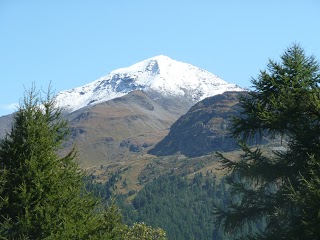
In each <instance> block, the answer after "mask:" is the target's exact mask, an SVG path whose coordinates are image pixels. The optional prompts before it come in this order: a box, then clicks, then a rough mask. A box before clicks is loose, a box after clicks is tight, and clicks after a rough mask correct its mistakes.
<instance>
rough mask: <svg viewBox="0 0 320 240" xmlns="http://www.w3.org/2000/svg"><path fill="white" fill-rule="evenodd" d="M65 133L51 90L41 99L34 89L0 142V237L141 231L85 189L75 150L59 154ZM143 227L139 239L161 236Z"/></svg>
mask: <svg viewBox="0 0 320 240" xmlns="http://www.w3.org/2000/svg"><path fill="white" fill-rule="evenodd" d="M68 133H69V130H68V126H67V122H66V121H65V120H63V119H62V117H61V111H60V110H59V109H57V108H56V107H55V101H54V98H52V97H51V96H50V89H49V91H48V94H47V97H46V98H45V99H43V98H41V96H40V94H39V93H38V92H37V91H36V90H35V88H34V87H33V88H32V89H31V91H30V92H28V93H27V94H26V96H25V98H24V100H23V103H22V104H21V106H20V108H19V110H18V112H17V113H15V116H14V120H13V125H12V128H11V131H10V132H9V133H7V135H6V137H5V138H4V139H3V140H1V142H0V174H1V175H0V200H1V201H0V239H14V240H18V239H33V240H36V239H47V240H49V239H124V238H125V236H126V234H133V235H137V234H139V233H140V232H141V229H138V228H137V229H136V228H130V227H128V226H126V225H124V224H123V223H122V215H121V213H120V211H119V210H118V208H117V207H116V206H115V204H114V203H112V204H111V205H109V206H107V207H105V209H104V210H103V206H102V204H100V201H99V199H98V198H96V197H93V195H92V194H91V193H88V192H87V191H86V190H85V182H84V178H85V174H84V172H83V171H81V170H80V169H79V167H78V164H77V163H76V162H75V158H76V152H75V150H74V149H73V150H71V151H70V152H69V153H68V154H66V155H65V156H61V155H59V150H61V147H62V143H63V141H65V140H66V137H67V136H68ZM143 229H144V230H145V231H146V232H147V233H148V234H147V235H146V238H143V237H142V238H141V239H142V240H143V239H150V236H151V237H152V236H154V237H155V238H154V239H165V233H164V232H163V231H162V230H161V229H159V230H157V229H153V228H151V227H148V226H145V225H144V226H143ZM152 234H154V235H152ZM159 234H160V235H159ZM158 236H161V238H158ZM152 239H153V238H152Z"/></svg>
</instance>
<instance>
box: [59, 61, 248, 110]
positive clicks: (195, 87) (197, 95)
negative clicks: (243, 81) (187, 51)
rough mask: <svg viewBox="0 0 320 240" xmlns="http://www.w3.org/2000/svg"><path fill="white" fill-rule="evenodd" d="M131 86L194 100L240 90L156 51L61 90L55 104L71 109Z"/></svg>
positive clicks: (102, 100) (106, 99) (126, 89)
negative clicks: (94, 78)
mask: <svg viewBox="0 0 320 240" xmlns="http://www.w3.org/2000/svg"><path fill="white" fill-rule="evenodd" d="M134 90H144V91H148V90H152V91H156V92H159V93H161V94H164V95H166V96H170V95H172V96H175V97H176V96H181V97H188V98H190V99H191V100H192V101H193V102H195V103H196V102H198V101H200V100H202V99H204V98H206V97H210V96H213V95H216V94H220V93H223V92H225V91H243V90H244V89H242V88H240V87H238V86H236V85H235V84H229V83H227V82H225V81H223V80H222V79H220V78H218V77H217V76H215V75H213V74H212V73H209V72H208V71H205V70H202V69H200V68H197V67H195V66H193V65H190V64H187V63H182V62H179V61H176V60H173V59H171V58H169V57H167V56H164V55H159V56H156V57H153V58H149V59H146V60H144V61H141V62H138V63H136V64H134V65H132V66H130V67H127V68H120V69H117V70H114V71H112V72H110V73H109V74H108V75H106V76H104V77H101V78H99V79H98V80H96V81H93V82H91V83H89V84H87V85H85V86H82V87H77V88H74V89H71V90H67V91H62V92H60V93H59V94H58V96H57V102H58V105H59V106H60V107H62V108H64V109H65V110H67V111H69V112H72V111H75V110H77V109H80V108H82V107H85V106H87V105H94V104H97V103H100V102H104V101H108V100H111V99H113V98H116V97H121V96H123V95H125V94H127V93H129V92H131V91H134Z"/></svg>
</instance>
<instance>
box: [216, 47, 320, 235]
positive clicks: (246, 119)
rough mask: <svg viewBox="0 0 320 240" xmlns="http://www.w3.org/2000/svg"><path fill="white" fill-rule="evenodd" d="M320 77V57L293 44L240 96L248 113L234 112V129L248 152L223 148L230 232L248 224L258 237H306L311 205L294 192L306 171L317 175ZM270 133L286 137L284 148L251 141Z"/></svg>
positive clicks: (223, 219)
mask: <svg viewBox="0 0 320 240" xmlns="http://www.w3.org/2000/svg"><path fill="white" fill-rule="evenodd" d="M319 81H320V72H319V64H318V63H317V61H316V60H315V57H314V56H306V54H305V52H304V50H303V49H302V48H301V47H300V46H299V45H298V44H293V45H292V46H291V47H289V48H288V49H287V50H286V51H285V52H284V54H283V55H282V56H281V61H280V62H279V63H278V62H275V61H272V60H270V61H269V63H268V65H267V70H265V71H261V72H260V75H259V76H258V78H256V79H253V80H252V84H253V91H250V92H248V94H246V95H243V96H241V97H240V99H239V100H240V104H241V106H242V109H243V110H242V115H241V116H240V117H237V118H234V121H233V127H232V129H231V132H232V135H233V136H234V137H235V138H237V139H238V141H239V144H240V146H241V148H242V150H243V154H242V155H241V156H240V159H239V160H238V161H232V160H230V159H227V158H225V157H223V155H222V154H219V155H220V157H221V161H222V163H223V165H224V167H225V168H227V169H228V170H229V176H228V180H229V183H230V189H231V191H232V193H233V196H234V198H233V199H231V200H230V203H229V205H228V208H227V209H225V210H221V209H220V211H218V213H217V216H218V221H220V223H222V224H223V225H224V227H225V229H226V230H227V231H228V232H234V230H235V229H241V228H242V230H243V233H244V235H245V234H246V233H247V234H248V235H250V237H252V238H256V239H264V238H265V239H306V238H305V237H306V236H307V234H306V232H305V225H304V223H303V219H302V215H303V213H304V212H305V211H310V210H311V209H304V208H302V207H301V206H302V205H300V206H299V205H298V204H296V202H295V201H292V199H290V197H289V195H290V193H292V189H293V190H294V191H295V190H298V189H300V188H302V185H301V183H302V181H301V176H303V178H304V179H305V180H307V181H309V180H310V179H311V178H312V174H310V168H312V167H313V166H314V164H313V162H314V160H313V159H318V161H319V160H320V148H319V146H320V91H319ZM265 136H268V137H269V138H270V137H271V138H274V139H279V138H281V139H282V138H283V139H284V141H283V142H282V144H283V148H282V150H274V151H273V152H272V153H271V154H265V152H264V151H263V149H262V148H261V147H259V146H254V147H253V146H252V145H248V142H250V143H252V140H253V139H256V138H257V137H258V138H260V139H261V138H263V137H265ZM289 186H290V188H291V190H290V188H289ZM262 219H266V220H267V224H266V227H265V228H262V227H261V228H260V230H261V231H260V232H254V233H253V232H250V230H248V229H249V228H248V226H250V224H251V225H252V224H258V223H259V222H261V221H262ZM248 224H249V225H248ZM245 226H247V228H246V231H244V230H245V229H244V228H245ZM247 237H249V236H246V237H245V238H247Z"/></svg>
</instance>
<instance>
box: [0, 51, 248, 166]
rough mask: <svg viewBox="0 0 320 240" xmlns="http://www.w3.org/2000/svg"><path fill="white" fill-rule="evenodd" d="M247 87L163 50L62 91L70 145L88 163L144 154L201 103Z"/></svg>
mask: <svg viewBox="0 0 320 240" xmlns="http://www.w3.org/2000/svg"><path fill="white" fill-rule="evenodd" d="M242 90H243V89H242V88H240V87H238V86H237V85H235V84H231V83H227V82H225V81H223V80H222V79H220V78H218V77H217V76H215V75H214V74H211V73H209V72H207V71H205V70H203V69H200V68H197V67H195V66H192V65H190V64H187V63H182V62H178V61H175V60H173V59H171V58H169V57H166V56H162V55H160V56H157V57H153V58H150V59H147V60H144V61H142V62H139V63H136V64H134V65H132V66H130V67H127V68H121V69H117V70H114V71H112V72H111V73H110V74H108V75H107V76H104V77H101V78H100V79H98V80H96V81H93V82H91V83H89V84H87V85H85V86H82V87H77V88H74V89H71V90H66V91H63V92H60V93H59V94H58V95H57V99H56V100H57V103H58V106H59V107H61V108H62V109H63V110H64V115H65V117H66V118H67V119H68V120H69V121H70V126H71V130H72V136H71V138H70V140H69V141H68V142H67V143H66V145H65V147H66V148H65V150H67V149H69V148H70V147H71V146H72V145H75V146H76V147H77V149H78V151H79V154H78V156H79V161H80V163H81V165H83V166H85V167H90V166H99V165H100V164H109V163H114V162H124V161H128V160H130V159H131V158H135V159H137V158H140V157H143V156H144V155H145V154H146V153H147V151H148V150H150V149H151V148H153V147H154V145H155V144H157V143H158V142H159V141H160V140H161V139H163V138H164V137H165V136H166V135H167V134H168V132H169V128H170V126H171V125H172V124H173V123H174V122H175V121H176V120H177V119H178V118H179V117H180V116H181V115H183V114H185V113H186V112H187V111H188V110H189V108H190V107H191V106H193V105H194V104H195V103H197V102H198V101H201V100H203V99H204V98H206V97H210V96H214V95H216V94H221V93H223V92H225V91H242ZM199 117H200V116H199ZM202 117H204V116H202ZM10 118H11V117H7V116H5V117H2V118H0V136H4V133H5V130H8V129H9V128H10V121H11V120H10ZM182 130H184V129H182Z"/></svg>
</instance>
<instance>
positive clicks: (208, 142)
mask: <svg viewBox="0 0 320 240" xmlns="http://www.w3.org/2000/svg"><path fill="white" fill-rule="evenodd" d="M241 93H242V94H243V93H245V92H240V93H239V92H225V93H223V94H219V95H216V96H213V97H209V98H206V99H204V100H202V101H200V102H199V103H197V104H195V105H194V106H193V107H192V108H191V109H190V110H189V111H188V112H187V113H186V114H185V115H183V116H181V117H180V118H179V120H178V121H176V122H175V123H174V124H173V125H172V126H171V128H170V132H169V134H168V135H167V136H166V137H165V138H164V139H163V140H162V141H160V142H159V143H158V144H156V146H155V147H154V148H153V149H151V150H149V152H148V153H150V154H154V155H157V156H168V155H173V154H176V153H180V154H183V155H186V156H189V157H192V156H201V155H204V154H207V153H210V152H213V151H231V150H235V149H236V148H237V144H236V141H235V140H234V139H232V138H231V137H230V136H229V128H230V118H231V117H232V116H236V115H238V114H240V107H239V104H238V103H239V101H238V96H239V94H241Z"/></svg>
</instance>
